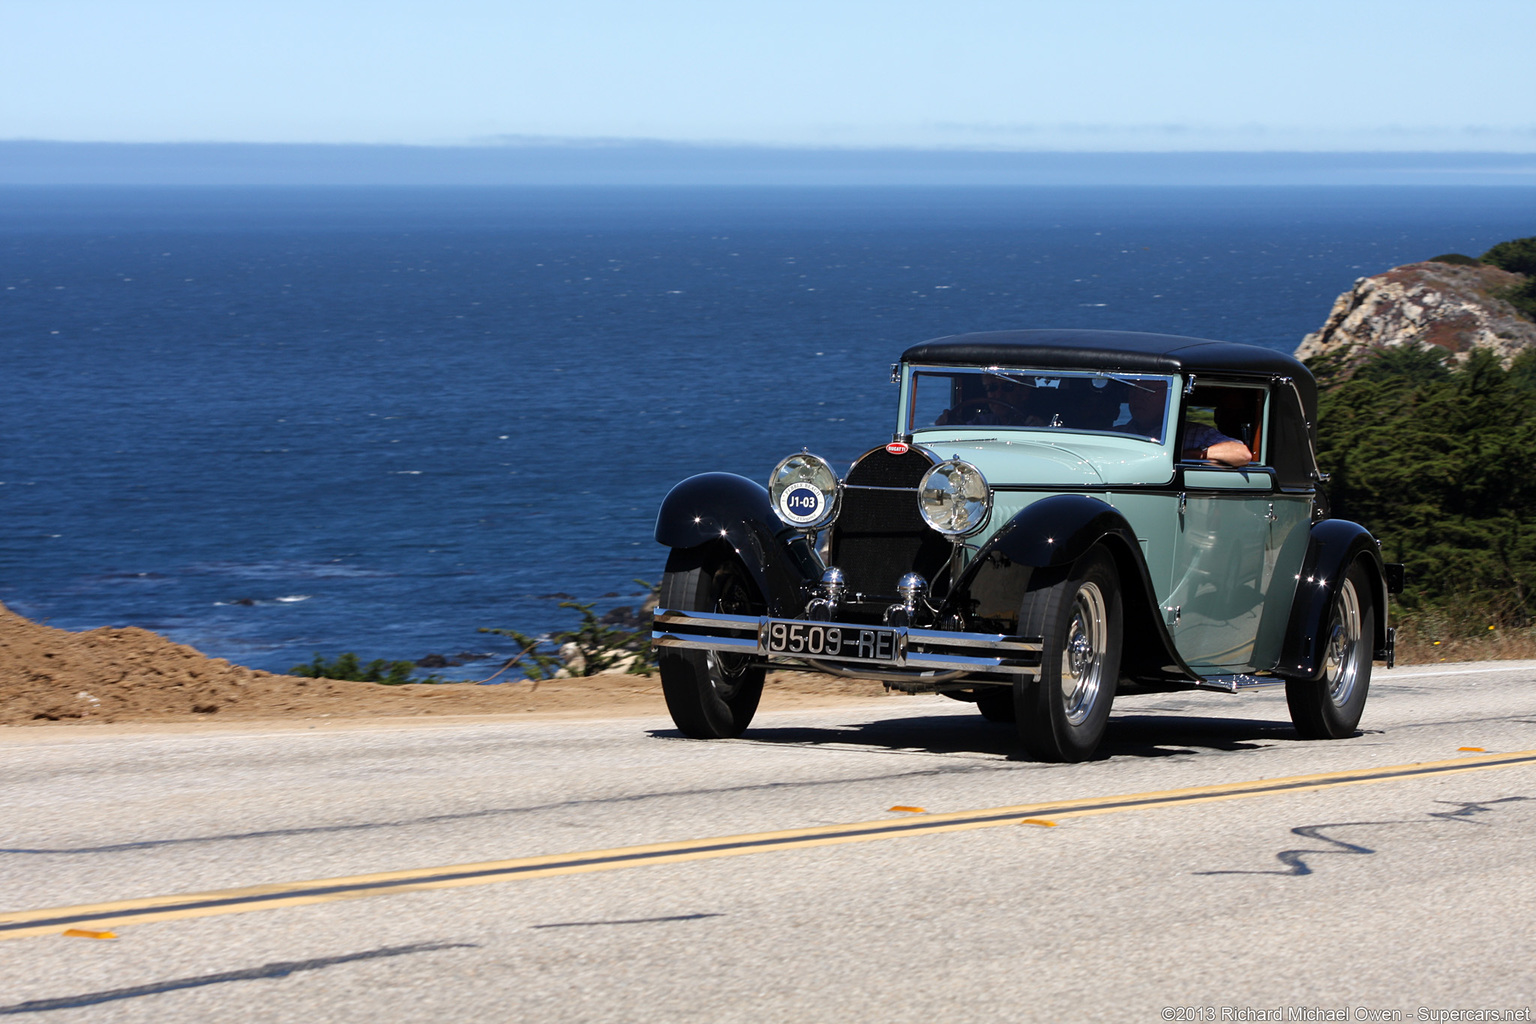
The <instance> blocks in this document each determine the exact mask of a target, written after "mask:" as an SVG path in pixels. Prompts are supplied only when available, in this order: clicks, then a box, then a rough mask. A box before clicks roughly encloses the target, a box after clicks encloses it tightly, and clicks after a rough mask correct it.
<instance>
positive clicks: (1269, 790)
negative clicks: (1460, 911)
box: [0, 750, 1536, 939]
mask: <svg viewBox="0 0 1536 1024" xmlns="http://www.w3.org/2000/svg"><path fill="white" fill-rule="evenodd" d="M1531 764H1536V750H1525V751H1519V752H1516V753H1512V754H1489V755H1486V756H1482V757H1465V758H1457V759H1456V760H1452V761H1427V762H1422V763H1419V764H1404V765H1393V766H1391V767H1387V768H1364V769H1357V770H1355V771H1345V772H1328V773H1326V774H1322V775H1298V776H1294V777H1291V778H1284V779H1257V780H1254V781H1251V782H1234V783H1227V784H1225V785H1219V786H1195V787H1193V788H1190V789H1171V790H1164V791H1162V792H1157V793H1136V794H1131V795H1128V796H1103V797H1089V798H1087V799H1082V800H1057V801H1053V802H1051V803H1039V804H1020V805H1018V806H1015V807H992V808H987V809H985V810H979V811H956V812H952V813H948V814H920V815H914V816H912V817H908V818H898V819H889V818H888V819H885V820H883V821H866V822H860V823H858V824H850V825H823V826H819V827H817V828H801V829H788V830H785V831H782V832H758V833H754V834H751V835H742V836H723V837H718V838H713V839H687V840H683V841H682V842H674V843H653V844H651V845H648V846H624V847H619V848H618V849H613V850H591V851H587V852H584V853H561V854H551V855H548V856H543V857H519V858H517V859H516V860H501V861H487V862H484V863H480V864H457V865H453V866H450V867H438V868H417V869H414V870H410V871H387V872H383V873H380V874H374V875H352V876H349V877H345V878H323V879H318V880H314V881H308V882H280V883H277V884H274V885H257V886H251V887H249V888H243V889H220V890H216V891H214V892H201V893H186V894H182V895H176V896H152V897H148V898H145V899H137V900H122V901H120V902H117V903H97V904H91V905H87V906H79V907H55V908H52V909H48V910H23V911H18V912H15V913H9V914H0V939H19V938H22V937H25V936H28V935H46V934H50V933H57V932H62V931H64V930H65V929H67V928H80V927H82V926H84V927H89V928H98V929H103V928H110V927H118V926H122V925H128V924H140V923H143V922H146V921H168V920H174V919H176V918H186V917H211V916H215V915H219V914H241V913H245V912H247V911H252V910H270V909H272V908H274V907H296V906H303V905H305V904H310V903H329V902H332V901H334V900H350V899H361V898H362V897H365V896H381V895H385V894H387V893H396V892H414V891H417V890H422V889H451V888H456V887H458V886H464V885H488V884H491V883H493V882H508V881H512V880H515V879H522V878H542V877H545V876H548V875H576V874H585V873H587V872H592V871H615V870H618V869H619V868H633V867H641V866H642V865H647V864H676V863H679V862H681V861H689V860H710V859H713V858H716V857H739V856H744V855H746V854H751V853H769V852H771V851H774V850H794V849H803V848H805V847H810V846H832V845H836V844H839V843H867V842H871V841H873V840H876V839H902V838H908V837H912V836H924V835H931V834H933V833H935V832H961V831H965V830H967V829H977V828H993V827H995V826H998V825H1012V824H1015V823H1017V822H1019V821H1020V820H1021V819H1024V818H1030V817H1037V816H1042V815H1049V816H1050V817H1052V818H1076V817H1085V816H1087V815H1090V814H1113V813H1115V812H1117V811H1132V810H1142V809H1146V808H1153V807H1171V806H1177V805H1181V804H1198V803H1209V802H1211V801H1215V800H1237V799H1242V798H1244V797H1253V796H1267V795H1271V794H1280V793H1295V792H1299V791H1302V790H1309V789H1328V788H1331V787H1334V786H1353V785H1363V784H1366V783H1373V782H1391V781H1394V780H1398V779H1412V778H1421V777H1424V776H1434V775H1448V774H1451V773H1454V772H1469V771H1483V770H1487V769H1491V768H1512V767H1516V766H1519V765H1531Z"/></svg>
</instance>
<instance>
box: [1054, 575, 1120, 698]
mask: <svg viewBox="0 0 1536 1024" xmlns="http://www.w3.org/2000/svg"><path fill="white" fill-rule="evenodd" d="M1108 620H1109V613H1108V611H1107V610H1106V605H1105V602H1104V594H1103V592H1102V591H1100V590H1099V587H1098V584H1096V583H1084V584H1083V585H1082V587H1081V588H1080V589H1079V590H1078V592H1077V596H1076V597H1075V598H1074V599H1073V602H1072V620H1071V622H1069V623H1068V624H1067V637H1066V643H1065V644H1064V645H1063V646H1062V650H1061V699H1062V710H1063V711H1064V712H1065V713H1066V718H1067V722H1068V724H1070V725H1082V724H1083V722H1085V721H1087V720H1088V716H1089V715H1090V714H1092V713H1093V709H1094V706H1095V705H1096V704H1097V703H1098V700H1099V691H1100V690H1101V689H1103V683H1104V648H1105V646H1106V643H1107V640H1108Z"/></svg>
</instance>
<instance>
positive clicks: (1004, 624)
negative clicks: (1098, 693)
mask: <svg viewBox="0 0 1536 1024" xmlns="http://www.w3.org/2000/svg"><path fill="white" fill-rule="evenodd" d="M1094 545H1102V546H1103V547H1104V548H1105V549H1106V550H1107V551H1108V552H1109V554H1110V555H1111V556H1112V557H1113V558H1114V560H1115V568H1116V570H1117V572H1118V574H1119V578H1120V604H1121V609H1122V611H1123V613H1124V616H1125V629H1124V638H1125V639H1124V643H1123V646H1122V657H1121V671H1122V674H1124V675H1126V676H1128V677H1129V678H1132V679H1137V680H1145V681H1169V680H1177V681H1183V682H1194V681H1196V680H1198V679H1199V678H1200V677H1199V676H1198V675H1197V674H1196V673H1195V672H1194V670H1192V669H1191V668H1190V667H1189V666H1188V665H1187V664H1185V662H1184V659H1183V658H1181V657H1180V656H1179V653H1178V650H1177V649H1176V648H1175V647H1174V645H1173V637H1172V636H1171V635H1169V633H1168V626H1167V624H1166V623H1165V622H1164V621H1163V616H1162V614H1161V609H1160V607H1159V605H1158V601H1157V593H1156V590H1155V589H1154V588H1153V586H1152V577H1151V574H1150V573H1148V572H1147V563H1146V560H1145V559H1144V558H1143V557H1142V554H1141V545H1140V544H1139V543H1138V541H1137V538H1136V532H1135V531H1134V530H1133V529H1131V524H1130V523H1129V522H1127V521H1126V518H1125V516H1123V515H1121V514H1120V512H1119V510H1118V509H1116V508H1115V507H1114V506H1113V505H1111V504H1109V503H1108V502H1106V501H1103V500H1101V499H1099V498H1094V497H1090V496H1088V495H1085V494H1058V495H1053V496H1052V497H1049V498H1042V499H1041V500H1039V501H1037V502H1035V503H1033V504H1031V505H1029V506H1027V507H1025V508H1024V509H1023V510H1021V511H1020V512H1019V513H1018V515H1016V516H1014V517H1013V519H1012V520H1010V521H1009V522H1008V524H1007V525H1005V526H1004V527H1003V528H1002V529H1001V530H999V531H998V532H997V533H996V534H995V535H994V536H993V537H992V539H991V540H990V541H989V542H988V543H987V544H986V545H985V546H984V547H983V548H982V549H981V550H980V551H979V552H977V554H976V557H975V558H974V559H972V560H971V564H970V565H969V567H968V568H967V569H966V571H965V573H963V574H962V575H961V577H960V579H959V580H958V581H957V582H956V585H955V590H954V594H953V596H952V597H951V598H950V602H951V604H952V606H953V607H954V608H955V609H956V610H958V611H960V612H961V613H962V614H964V615H966V616H967V618H974V619H976V620H977V621H978V623H981V622H985V623H986V624H987V628H995V629H997V630H999V631H1000V632H1013V631H1015V630H1017V628H1018V613H1019V606H1020V604H1021V603H1022V602H1023V599H1024V593H1025V591H1026V590H1028V589H1029V587H1030V586H1031V584H1034V585H1036V586H1038V585H1040V584H1041V583H1042V582H1045V581H1048V582H1054V581H1055V580H1057V579H1059V578H1061V577H1062V576H1064V575H1065V574H1066V573H1067V572H1068V571H1069V570H1070V568H1071V566H1072V564H1073V563H1075V562H1076V561H1077V560H1078V559H1079V558H1081V557H1082V556H1083V555H1085V554H1086V553H1087V552H1088V550H1089V549H1090V548H1092V547H1093V546H1094Z"/></svg>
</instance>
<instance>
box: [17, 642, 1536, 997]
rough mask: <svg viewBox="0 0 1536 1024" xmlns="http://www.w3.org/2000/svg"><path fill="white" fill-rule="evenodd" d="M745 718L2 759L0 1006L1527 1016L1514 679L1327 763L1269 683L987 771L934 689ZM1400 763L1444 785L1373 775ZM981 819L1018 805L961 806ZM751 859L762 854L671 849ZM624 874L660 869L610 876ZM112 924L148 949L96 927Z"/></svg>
mask: <svg viewBox="0 0 1536 1024" xmlns="http://www.w3.org/2000/svg"><path fill="white" fill-rule="evenodd" d="M755 724H756V728H754V729H752V730H751V731H749V733H748V735H747V736H746V737H745V738H743V739H741V740H737V741H729V742H714V743H703V742H697V741H691V740H685V739H682V738H680V737H679V736H678V735H677V733H675V732H674V731H673V730H672V729H671V727H670V723H669V722H666V721H665V720H652V719H627V720H618V719H615V720H606V721H589V722H572V721H561V722H550V721H544V722H526V721H524V722H518V721H511V722H505V721H495V722H482V723H472V724H451V725H449V724H421V725H411V726H409V727H390V728H361V729H360V728H350V729H334V728H328V727H320V728H314V729H309V728H297V729H281V730H278V729H271V730H266V731H232V730H217V731H207V732H196V731H193V732H181V733H163V734H161V733H153V732H146V733H134V734H126V735H106V736H104V735H99V734H90V733H88V732H85V731H80V732H72V731H70V730H68V729H49V730H0V1016H7V1017H9V1016H11V1015H14V1016H16V1018H17V1019H19V1020H47V1021H59V1022H64V1021H76V1020H79V1021H85V1020H91V1021H98V1020H101V1019H111V1020H114V1021H157V1022H158V1021H206V1020H217V1019H223V1020H239V1021H246V1020H260V1021H306V1022H312V1021H331V1020H334V1021H361V1020H372V1021H441V1020H455V1019H457V1020H469V1021H503V1020H509V1021H510V1020H518V1021H546V1020H547V1021H556V1020H558V1021H623V1022H640V1021H679V1020H700V1021H738V1020H740V1021H780V1020H794V1021H841V1020H853V1019H860V1020H881V1021H923V1022H933V1021H945V1022H951V1021H1014V1020H1018V1021H1034V1020H1117V1021H1118V1020H1124V1021H1158V1020H1167V1019H1184V1020H1201V1019H1216V1020H1221V1019H1236V1020H1242V1019H1263V1018H1262V1017H1258V1016H1255V1013H1254V1011H1265V1012H1273V1011H1275V1010H1277V1009H1278V1010H1280V1011H1281V1013H1282V1017H1281V1018H1280V1019H1326V1018H1324V1017H1321V1016H1317V1015H1316V1014H1314V1015H1313V1016H1311V1017H1306V1016H1302V1017H1296V1016H1290V1017H1287V1016H1285V1015H1286V1014H1289V1013H1290V1011H1291V1010H1292V1008H1299V1009H1300V1010H1301V1011H1302V1012H1303V1013H1306V1012H1309V1011H1313V1010H1317V1009H1321V1010H1328V1011H1338V1010H1340V1009H1344V1010H1346V1012H1347V1019H1351V1020H1357V1019H1393V1018H1392V1016H1391V1015H1392V1013H1394V1012H1400V1013H1401V1014H1402V1016H1401V1017H1400V1018H1397V1019H1403V1020H1425V1019H1453V1018H1449V1017H1444V1016H1441V1017H1436V1016H1434V1015H1435V1014H1441V1013H1444V1012H1445V1011H1448V1010H1453V1009H1461V1010H1465V1009H1511V1010H1515V1011H1521V1012H1528V1011H1527V1010H1526V1008H1528V1007H1532V1006H1533V1005H1536V858H1533V856H1532V850H1533V842H1536V662H1523V663H1512V662H1502V663H1490V664H1481V665H1454V666H1444V667H1438V668H1430V667H1426V666H1410V667H1405V668H1400V669H1397V670H1396V671H1394V672H1390V673H1388V672H1385V671H1384V670H1382V669H1381V668H1380V667H1379V666H1378V668H1377V675H1376V679H1375V680H1374V681H1373V685H1372V694H1371V699H1370V702H1369V704H1368V706H1367V709H1366V716H1365V720H1364V722H1363V723H1362V732H1361V734H1360V735H1358V736H1356V737H1355V738H1353V739H1348V740H1340V741H1334V742H1312V743H1304V742H1300V741H1298V740H1296V739H1295V738H1294V735H1293V733H1292V731H1291V728H1290V725H1289V720H1288V718H1287V715H1286V710H1285V700H1284V696H1283V693H1281V692H1279V691H1264V692H1260V693H1254V694H1245V695H1241V696H1227V695H1223V694H1217V693H1210V694H1194V695H1190V696H1183V695H1178V696H1158V697H1140V698H1126V699H1122V700H1121V701H1119V702H1117V704H1116V714H1115V717H1114V718H1113V719H1112V721H1111V725H1110V735H1109V740H1108V742H1107V743H1106V746H1105V753H1106V755H1107V756H1106V757H1104V758H1103V759H1101V760H1098V761H1094V762H1091V763H1088V764H1082V765H1041V764H1033V763H1029V762H1024V761H1017V760H1011V759H1010V757H1009V755H1010V753H1011V752H1012V749H1013V744H1012V739H1011V732H1010V729H1009V727H1004V726H996V725H991V724H988V723H986V722H985V721H984V720H982V718H981V717H980V716H979V715H978V714H976V712H975V711H974V709H972V708H971V707H970V706H968V705H963V704H958V703H955V702H952V701H948V700H945V699H943V698H938V697H899V698H891V699H888V700H886V701H884V702H880V703H874V704H868V705H861V706H857V707H847V708H842V709H838V710H817V711H795V712H781V713H777V714H772V715H765V716H762V717H761V718H760V720H759V721H758V722H757V723H755ZM1462 748H1481V751H1479V750H1466V749H1462ZM1484 752H1486V753H1484ZM1521 752H1524V754H1525V756H1524V758H1522V757H1519V756H1516V757H1508V756H1505V757H1492V758H1490V757H1489V756H1488V755H1490V754H1491V755H1510V754H1520V753H1521ZM1421 762H1433V763H1440V762H1451V764H1450V765H1442V766H1441V767H1438V768H1435V769H1433V770H1430V771H1421V772H1418V773H1416V774H1404V773H1403V772H1400V771H1398V772H1394V771H1387V770H1386V769H1393V768H1395V767H1396V766H1402V765H1409V764H1416V763H1421ZM1473 765H1481V766H1482V767H1480V768H1478V769H1477V770H1450V769H1452V768H1459V769H1466V768H1470V767H1471V766H1473ZM1349 773H1353V774H1349ZM1306 775H1320V776H1322V777H1321V778H1319V779H1314V780H1311V781H1310V782H1307V783H1302V784H1286V785H1282V786H1276V785H1274V784H1270V785H1268V786H1266V787H1258V788H1254V787H1249V788H1247V789H1244V788H1242V787H1241V786H1239V785H1238V784H1241V783H1253V782H1256V781H1258V780H1274V779H1282V778H1289V777H1294V776H1306ZM1194 787H1215V788H1213V789H1205V790H1202V791H1201V792H1199V793H1193V794H1192V793H1189V792H1187V791H1188V790H1190V789H1192V788H1194ZM1167 791H1174V792H1172V793H1171V794H1170V795H1166V796H1163V797H1159V798H1151V799H1141V800H1123V799H1106V798H1119V797H1126V796H1132V795H1135V794H1146V793H1151V792H1167ZM1195 796H1200V797H1205V798H1206V799H1203V800H1198V801H1197V800H1193V799H1191V797H1195ZM1217 797H1221V799H1216V798H1217ZM1062 801H1065V802H1067V806H1057V807H1055V808H1044V809H1041V808H1039V807H1038V805H1040V804H1042V803H1052V802H1062ZM897 806H902V807H909V808H921V809H923V812H926V813H918V812H914V811H893V810H891V808H893V807H897ZM993 808H1013V810H1009V811H1000V812H996V813H993V814H990V815H989V814H985V813H983V814H971V815H966V814H958V813H956V812H986V811H988V810H989V809H993ZM1026 817H1027V818H1030V819H1032V820H1035V821H1037V822H1040V823H1038V824H1018V822H1019V821H1021V820H1023V819H1024V818H1026ZM1045 822H1052V823H1053V824H1044V823H1045ZM864 823H874V824H867V825H865V827H864V828H863V829H862V830H860V829H852V830H850V829H848V828H842V827H839V826H848V825H857V824H864ZM794 830H808V832H809V834H805V835H796V834H790V835H785V833H786V832H791V833H792V832H793V831H794ZM743 834H766V835H763V836H760V837H759V838H758V839H754V840H750V841H730V842H725V843H700V842H691V841H695V840H710V839H716V838H720V837H731V836H739V835H743ZM850 836H851V837H852V838H855V839H857V840H859V841H847V840H848V839H849V838H850ZM646 844H680V845H668V846H665V847H663V848H662V849H660V850H652V851H639V852H636V851H634V850H631V849H629V848H632V847H635V846H638V845H646ZM603 850H608V851H617V852H613V853H609V854H605V855H602V856H598V857H579V856H577V857H573V856H569V855H572V854H580V853H582V852H584V851H603ZM538 857H547V858H549V859H548V860H546V861H536V862H533V863H531V864H530V863H529V860H528V859H529V858H538ZM508 862H511V863H510V864H509V863H508ZM488 863H490V864H492V865H493V866H492V867H480V868H475V869H469V870H463V869H456V867H457V866H460V865H485V864H488ZM423 869H449V870H436V871H434V870H423ZM393 872H398V873H403V874H401V875H399V876H396V877H393V878H386V879H383V880H380V879H379V878H377V877H376V876H378V875H379V874H380V873H393ZM356 876H368V877H364V878H363V879H361V880H359V879H358V878H357V877H356ZM370 878H371V880H370ZM325 879H350V881H346V882H341V883H328V884H325V885H319V886H315V885H298V886H296V887H293V888H289V889H282V890H280V891H279V893H278V895H279V896H283V895H284V894H287V895H288V896H291V895H292V894H293V893H299V894H300V896H299V897H296V898H292V899H290V901H289V902H287V903H283V904H279V905H276V906H274V905H272V904H271V902H270V895H263V893H262V891H261V890H259V889H256V888H255V887H262V886H284V885H288V884H290V883H309V882H314V881H316V880H325ZM466 883H473V884H466ZM413 885H415V886H428V885H437V886H443V887H436V888H415V889H411V888H410V886H413ZM226 890H240V892H237V893H229V892H226ZM253 890H254V891H253ZM208 892H214V893H218V894H219V895H217V896H214V897H209V898H204V899H200V900H196V901H191V902H190V903H189V902H188V901H186V900H184V899H181V900H170V901H166V900H156V899H153V898H158V897H178V898H179V897H184V896H185V895H186V894H194V893H208ZM140 898H143V899H145V900H147V906H140V907H139V908H138V909H137V910H135V909H134V905H132V904H129V905H127V906H125V905H124V901H132V900H137V899H140ZM263 900H268V902H266V903H263ZM100 905H106V906H107V909H105V910H102V909H98V910H93V911H89V912H73V913H74V914H75V916H76V917H78V918H80V921H79V922H77V924H78V926H79V928H80V929H81V930H85V931H105V930H110V931H112V932H114V933H115V934H116V936H117V937H116V938H114V939H93V938H89V937H79V936H65V935H62V934H59V932H58V928H59V927H60V926H58V925H46V927H47V928H49V929H51V933H49V934H41V935H22V936H17V935H16V934H15V932H16V931H17V930H18V927H19V926H18V925H17V923H16V922H17V921H18V919H20V918H21V917H23V916H25V912H31V911H49V912H50V913H45V914H34V915H31V918H30V919H31V920H34V921H36V920H42V921H44V922H47V921H57V920H59V919H61V915H60V913H53V911H55V909H56V908H69V907H80V906H98V907H99V906H100ZM189 906H190V907H193V908H194V909H192V910H188V909H187V908H188V907H189ZM177 908H180V909H179V910H178V909H177ZM132 913H138V914H141V915H149V917H150V918H151V919H148V920H140V921H139V923H126V924H124V923H115V922H114V918H113V915H116V918H117V921H120V920H121V918H122V917H123V916H125V915H131V914H132ZM93 915H94V916H93ZM155 915H159V916H155ZM198 915H201V916H198ZM63 916H64V917H68V916H69V915H68V914H64V915H63ZM71 920H74V918H71ZM7 922H9V926H10V928H11V935H10V937H7V933H6V932H5V931H4V928H5V927H6V926H7ZM1174 1008H1180V1009H1174ZM1245 1013H1246V1014H1247V1016H1244V1015H1243V1014H1245ZM1373 1015H1374V1016H1373ZM1464 1019H1465V1018H1464ZM1516 1019H1529V1017H1525V1018H1516Z"/></svg>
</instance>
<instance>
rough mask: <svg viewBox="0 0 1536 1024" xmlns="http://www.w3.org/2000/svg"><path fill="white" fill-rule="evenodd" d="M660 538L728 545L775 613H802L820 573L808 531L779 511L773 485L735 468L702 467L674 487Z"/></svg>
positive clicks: (659, 519) (685, 544)
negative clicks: (786, 520)
mask: <svg viewBox="0 0 1536 1024" xmlns="http://www.w3.org/2000/svg"><path fill="white" fill-rule="evenodd" d="M656 540H657V542H658V543H661V544H665V545H666V546H667V547H669V548H675V549H686V548H696V547H699V546H701V545H705V544H723V545H725V546H727V547H729V548H730V549H732V550H733V551H734V552H735V554H736V556H737V557H738V558H740V559H741V562H742V564H743V565H744V566H746V568H747V571H748V572H749V573H750V574H751V576H752V580H753V582H754V583H755V584H756V585H757V590H758V597H759V599H760V600H761V601H762V607H763V609H764V610H765V611H766V612H767V613H768V614H770V615H774V616H781V617H788V618H793V617H795V616H796V615H798V614H799V613H800V611H801V609H802V608H803V606H804V604H805V591H804V587H803V585H804V584H805V583H814V582H815V581H816V580H818V579H820V577H821V570H822V565H821V559H820V558H819V557H817V555H816V553H815V551H814V550H813V549H812V548H811V545H810V543H809V542H808V540H807V539H806V537H805V535H804V534H802V533H801V532H800V531H798V530H796V529H794V528H793V527H790V526H786V525H785V524H784V522H783V521H782V520H780V519H779V517H778V516H776V515H774V513H773V506H772V504H771V503H770V502H769V500H768V489H767V488H766V487H764V486H763V485H762V484H760V483H758V482H757V481H755V480H748V479H747V478H746V477H744V476H737V475H736V474H735V473H701V474H699V475H698V476H691V477H689V478H688V479H686V480H684V481H683V482H682V483H680V484H678V485H677V486H676V487H673V488H672V490H671V491H669V492H668V493H667V496H666V498H665V499H663V500H662V503H661V511H660V512H658V513H657V515H656Z"/></svg>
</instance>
